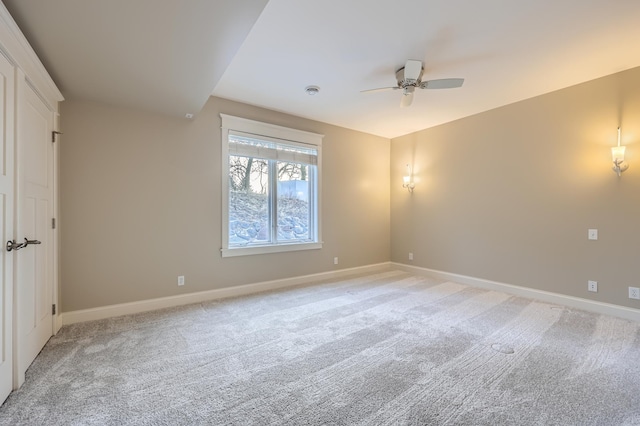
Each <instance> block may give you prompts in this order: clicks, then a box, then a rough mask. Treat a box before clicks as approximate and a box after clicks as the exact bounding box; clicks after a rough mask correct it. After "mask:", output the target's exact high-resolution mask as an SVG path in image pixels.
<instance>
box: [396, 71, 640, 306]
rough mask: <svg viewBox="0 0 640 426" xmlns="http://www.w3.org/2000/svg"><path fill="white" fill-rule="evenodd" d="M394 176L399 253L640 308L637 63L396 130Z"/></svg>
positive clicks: (430, 264) (432, 264)
mask: <svg viewBox="0 0 640 426" xmlns="http://www.w3.org/2000/svg"><path fill="white" fill-rule="evenodd" d="M469 83H471V82H469ZM618 125H621V127H622V141H623V144H624V145H627V159H628V162H629V163H630V168H629V170H628V171H626V172H625V173H624V174H623V175H622V177H621V178H620V179H618V177H617V176H616V175H615V174H614V173H613V172H612V171H611V150H610V147H611V146H613V145H615V143H616V128H617V127H618ZM406 163H413V165H414V167H415V171H416V181H417V183H416V188H415V192H414V193H413V194H412V195H410V194H409V193H408V192H407V191H406V190H403V189H402V187H401V176H402V174H403V172H404V165H405V164H406ZM391 179H392V181H391V217H392V224H391V235H392V238H391V257H392V260H393V261H395V262H401V263H407V264H413V265H415V266H419V267H424V268H430V269H436V270H441V271H446V272H452V273H457V274H463V275H469V276H473V277H477V278H484V279H489V280H494V281H499V282H504V283H509V284H515V285H520V286H526V287H531V288H534V289H540V290H548V291H553V292H558V293H562V294H566V295H571V296H577V297H582V298H588V299H593V300H598V301H602V302H609V303H615V304H620V305H626V306H630V307H636V308H640V301H637V300H630V299H628V297H627V296H628V290H627V287H628V286H636V287H639V286H640V68H637V69H633V70H630V71H626V72H622V73H619V74H615V75H612V76H608V77H605V78H602V79H598V80H594V81H591V82H588V83H584V84H581V85H578V86H574V87H571V88H568V89H564V90H560V91H557V92H554V93H550V94H547V95H544V96H540V97H537V98H533V99H529V100H526V101H522V102H519V103H516V104H513V105H509V106H506V107H503V108H499V109H495V110H492V111H488V112H485V113H482V114H478V115H475V116H472V117H469V118H465V119H461V120H458V121H455V122H452V123H449V124H445V125H442V126H438V127H435V128H431V129H428V130H424V131H421V132H417V133H414V134H411V135H407V136H403V137H400V138H397V139H393V140H392V142H391ZM588 228H597V229H598V230H599V240H598V241H588V240H587V229H588ZM409 252H413V253H414V256H415V257H414V259H415V260H414V261H413V262H409V261H408V253H409ZM587 280H596V281H598V282H599V292H598V293H597V294H594V293H589V292H587Z"/></svg>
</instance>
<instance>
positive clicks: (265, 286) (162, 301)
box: [60, 262, 391, 325]
mask: <svg viewBox="0 0 640 426" xmlns="http://www.w3.org/2000/svg"><path fill="white" fill-rule="evenodd" d="M390 265H391V263H390V262H384V263H377V264H374V265H367V266H360V267H357V268H348V269H340V270H337V271H329V272H321V273H318V274H311V275H303V276H299V277H293V278H285V279H281V280H273V281H264V282H259V283H254V284H245V285H239V286H235V287H226V288H219V289H215V290H208V291H200V292H196V293H189V294H181V295H177V296H168V297H161V298H158V299H149V300H141V301H139V302H130V303H121V304H117V305H109V306H101V307H98V308H91V309H82V310H78V311H71V312H63V313H62V314H61V315H60V318H61V322H62V325H68V324H74V323H78V322H84V321H93V320H99V319H105V318H111V317H117V316H121V315H130V314H137V313H141V312H147V311H153V310H155V309H163V308H171V307H174V306H181V305H189V304H191V303H199V302H205V301H208V300H215V299H223V298H226V297H235V296H244V295H247V294H252V293H258V292H261V291H267V290H275V289H278V288H284V287H292V286H295V285H300V284H307V283H311V282H314V281H321V280H326V279H331V278H339V277H344V276H348V275H353V274H359V273H373V272H379V271H384V270H387V269H389V268H390Z"/></svg>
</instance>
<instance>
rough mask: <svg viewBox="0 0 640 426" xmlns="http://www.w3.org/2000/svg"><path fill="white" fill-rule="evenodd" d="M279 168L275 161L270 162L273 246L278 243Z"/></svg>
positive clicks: (270, 211) (270, 212) (270, 209)
mask: <svg viewBox="0 0 640 426" xmlns="http://www.w3.org/2000/svg"><path fill="white" fill-rule="evenodd" d="M277 203H278V167H277V164H276V161H275V160H269V222H270V226H271V244H275V243H277V242H278V204H277Z"/></svg>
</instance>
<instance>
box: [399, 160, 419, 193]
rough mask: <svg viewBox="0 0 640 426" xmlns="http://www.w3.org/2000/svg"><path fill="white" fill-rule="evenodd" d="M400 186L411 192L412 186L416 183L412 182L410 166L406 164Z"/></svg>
mask: <svg viewBox="0 0 640 426" xmlns="http://www.w3.org/2000/svg"><path fill="white" fill-rule="evenodd" d="M402 187H403V188H407V189H408V190H409V192H413V188H415V187H416V184H415V183H413V174H412V173H411V167H410V166H409V165H408V164H407V174H406V175H405V176H402Z"/></svg>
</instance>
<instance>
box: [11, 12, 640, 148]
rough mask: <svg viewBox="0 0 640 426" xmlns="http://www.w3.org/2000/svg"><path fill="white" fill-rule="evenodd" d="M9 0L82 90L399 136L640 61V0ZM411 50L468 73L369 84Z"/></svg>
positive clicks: (112, 98)
mask: <svg viewBox="0 0 640 426" xmlns="http://www.w3.org/2000/svg"><path fill="white" fill-rule="evenodd" d="M4 2H5V4H6V5H7V7H8V9H9V11H10V12H11V13H12V15H14V18H15V19H16V21H17V22H18V25H20V26H21V28H23V31H24V32H25V34H26V35H27V38H28V39H29V40H30V42H31V44H32V45H33V46H34V48H35V50H36V52H37V53H38V54H39V56H40V57H41V59H42V60H43V62H44V64H45V66H46V67H47V69H49V71H50V72H51V74H52V76H53V78H54V80H55V81H56V83H57V84H58V85H59V87H60V89H61V91H62V93H63V94H64V95H65V96H66V97H68V98H86V99H93V100H100V101H104V102H109V103H112V104H122V105H126V106H134V107H139V108H146V109H152V110H159V111H163V112H166V113H170V114H175V115H182V116H184V114H185V113H188V112H193V113H197V112H198V111H197V110H198V109H199V108H200V107H201V106H202V105H203V104H204V102H205V101H206V98H207V96H208V95H209V94H211V93H213V94H214V95H215V96H220V97H223V98H228V99H233V100H237V101H241V102H244V103H248V104H253V105H258V106H262V107H265V108H269V109H272V110H276V111H282V112H287V113H291V114H295V115H298V116H302V117H307V118H311V119H315V120H319V121H324V122H327V123H331V124H336V125H339V126H343V127H347V128H352V129H356V130H360V131H363V132H367V133H372V134H376V135H380V136H384V137H388V138H391V137H396V136H400V135H403V134H407V133H410V132H414V131H417V130H421V129H424V128H428V127H432V126H435V125H438V124H441V123H445V122H449V121H452V120H456V119H458V118H461V117H465V116H468V115H472V114H475V113H478V112H481V111H486V110H488V109H492V108H495V107H498V106H502V105H506V104H509V103H512V102H515V101H519V100H522V99H526V98H530V97H533V96H537V95H540V94H543V93H548V92H550V91H553V90H557V89H561V88H564V87H568V86H571V85H574V84H577V83H581V82H584V81H588V80H591V79H594V78H598V77H601V76H605V75H608V74H612V73H615V72H618V71H622V70H625V69H629V68H633V67H636V66H640V49H639V48H638V47H637V43H638V41H640V25H639V24H638V22H640V1H637V0H537V1H514V0H485V1H482V2H477V1H470V0H464V1H463V0H393V1H391V0H376V1H371V0H305V1H300V0H242V1H238V0H234V1H233V2H231V1H225V0H215V1H214V0H163V1H158V0H136V1H131V0H109V1H78V0H56V1H55V2H52V1H48V0H5V1H4ZM265 4H266V6H265ZM263 8H264V9H263ZM256 19H257V21H256ZM247 34H248V35H247ZM245 37H246V38H245ZM236 52H237V53H236ZM234 54H235V56H234ZM407 59H418V60H422V61H423V62H424V67H425V75H424V77H423V79H429V80H430V79H438V78H448V77H462V78H465V83H464V85H463V87H461V88H459V89H450V90H421V91H419V92H418V93H416V95H415V99H414V102H413V105H412V106H411V107H410V108H403V109H401V108H400V107H399V104H400V96H401V93H400V92H399V91H391V92H381V93H380V92H379V93H368V94H363V93H360V91H361V90H365V89H370V88H376V87H384V86H392V85H395V83H396V82H395V78H394V77H395V76H394V73H395V71H396V69H397V68H399V67H401V66H403V65H404V63H405V62H406V60H407ZM216 83H217V84H216ZM308 85H317V86H319V87H320V88H321V91H320V93H319V94H317V95H316V96H308V95H307V94H306V93H305V91H304V88H305V87H306V86H308ZM212 89H213V92H212Z"/></svg>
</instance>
